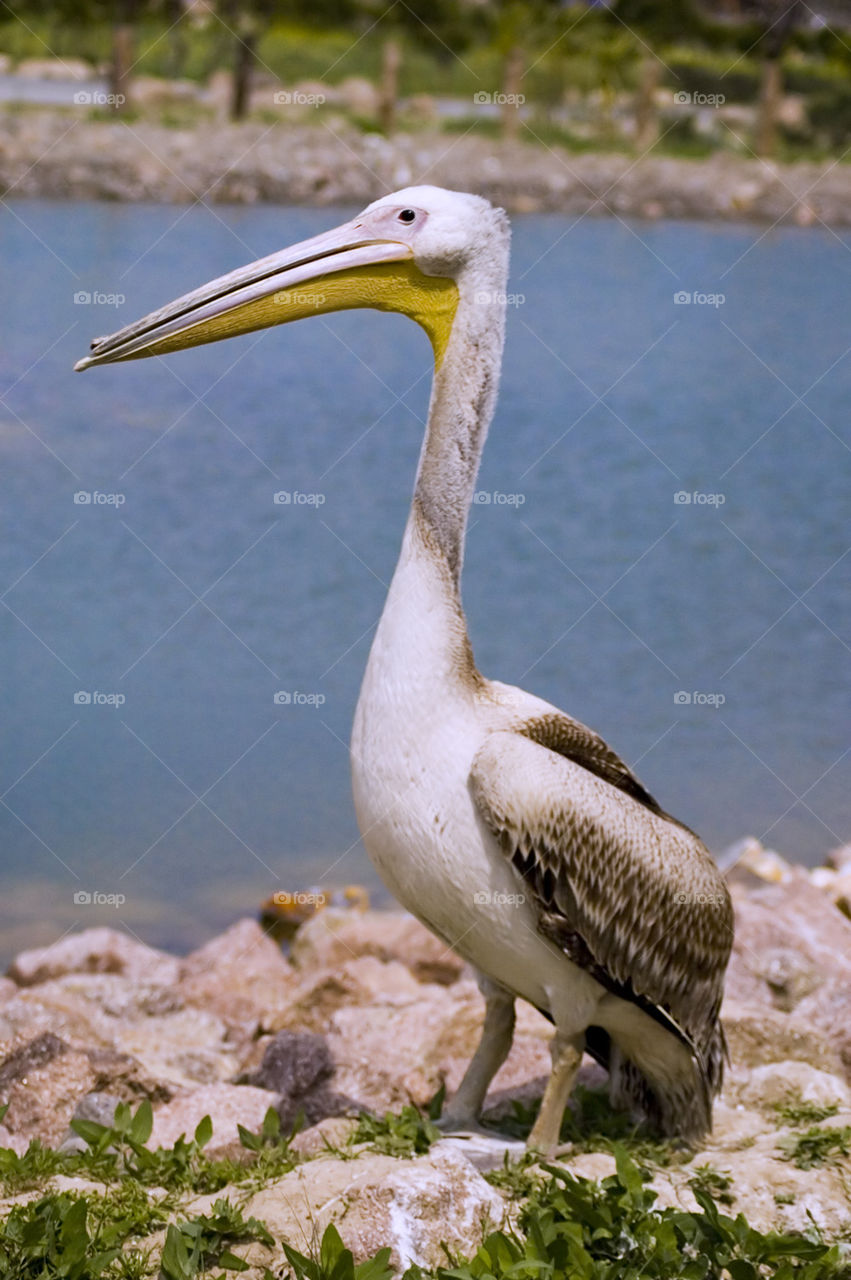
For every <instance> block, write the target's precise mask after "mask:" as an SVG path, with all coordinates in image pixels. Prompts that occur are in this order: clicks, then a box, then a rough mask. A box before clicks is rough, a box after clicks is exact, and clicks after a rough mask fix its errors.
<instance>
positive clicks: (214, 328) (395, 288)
mask: <svg viewBox="0 0 851 1280" xmlns="http://www.w3.org/2000/svg"><path fill="white" fill-rule="evenodd" d="M457 302H458V291H457V287H456V285H455V283H454V281H452V280H448V279H445V278H443V277H440V276H427V275H425V274H424V273H423V272H422V271H420V269H419V268H418V267H417V266H416V264H415V262H414V260H413V250H412V249H411V246H410V245H409V244H406V243H404V242H403V241H400V240H398V241H397V240H392V239H377V238H375V237H374V236H369V235H367V234H365V232H364V229H363V227H362V226H359V224H358V223H356V222H349V223H345V224H344V225H343V226H341V227H337V228H336V229H335V230H333V231H327V232H324V233H323V234H322V235H318V236H314V237H313V238H312V239H310V240H303V241H301V243H299V244H296V245H293V246H292V247H291V248H289V249H283V250H281V251H280V252H278V253H273V254H270V255H269V256H268V257H266V258H260V259H258V260H257V262H252V263H250V264H249V265H248V266H245V267H240V268H239V269H238V270H236V271H231V272H230V273H229V274H228V275H224V276H219V278H218V279H216V280H212V281H210V283H209V284H205V285H203V286H202V287H201V288H200V289H195V290H194V291H193V292H192V293H187V294H184V295H183V297H181V298H178V299H176V301H174V302H170V303H169V304H168V305H167V306H165V307H161V308H160V309H159V310H158V311H152V312H151V314H150V315H147V316H145V317H144V318H143V319H141V320H137V321H136V322H135V323H134V324H131V325H127V327H126V328H124V329H120V330H119V331H118V332H117V333H114V334H111V335H110V336H109V337H104V338H96V339H95V340H94V342H93V343H92V345H91V354H90V355H88V356H86V357H85V358H84V359H82V360H80V361H78V362H77V364H76V365H75V366H74V368H75V369H76V370H78V371H82V370H84V369H90V368H92V367H93V366H94V365H101V364H111V363H114V362H115V361H119V360H138V359H140V358H142V357H143V356H159V355H166V354H167V353H168V352H171V351H181V350H183V349H184V348H185V347H194V346H199V345H201V344H202V343H205V342H217V341H218V340H219V339H221V338H232V337H236V336H237V335H238V334H242V333H250V332H252V331H254V330H257V329H265V328H268V327H269V326H271V325H277V324H284V323H287V322H289V321H291V320H301V319H303V318H304V317H306V316H312V315H321V314H322V313H325V312H330V311H342V310H346V309H349V308H352V307H373V308H376V309H378V310H381V311H399V312H401V313H402V314H404V315H408V316H410V317H411V319H413V320H416V321H417V322H418V323H419V324H420V325H422V327H423V328H424V329H425V330H426V332H427V333H428V335H429V337H430V338H431V341H432V345H433V347H434V350H435V357H436V360H437V363H438V364H439V363H440V360H441V358H442V355H443V351H444V349H445V347H446V343H447V341H448V338H449V331H450V329H451V327H452V321H453V319H454V316H455V309H456V306H457Z"/></svg>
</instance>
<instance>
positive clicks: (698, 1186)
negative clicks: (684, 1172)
mask: <svg viewBox="0 0 851 1280" xmlns="http://www.w3.org/2000/svg"><path fill="white" fill-rule="evenodd" d="M689 1186H690V1187H691V1189H692V1191H695V1192H697V1191H704V1192H705V1193H706V1194H707V1195H708V1196H711V1197H712V1199H713V1200H715V1201H717V1203H718V1204H727V1205H730V1204H732V1203H733V1201H734V1200H735V1198H736V1197H735V1196H734V1195H733V1192H732V1186H733V1179H732V1178H731V1177H730V1175H729V1173H723V1172H722V1171H721V1170H720V1169H716V1168H715V1166H714V1165H711V1164H700V1165H698V1166H697V1168H696V1169H695V1171H694V1176H693V1177H691V1178H690V1179H689Z"/></svg>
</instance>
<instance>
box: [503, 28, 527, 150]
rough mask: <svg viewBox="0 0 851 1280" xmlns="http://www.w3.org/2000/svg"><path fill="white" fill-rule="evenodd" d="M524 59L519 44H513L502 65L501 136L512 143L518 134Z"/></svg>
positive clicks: (524, 66)
mask: <svg viewBox="0 0 851 1280" xmlns="http://www.w3.org/2000/svg"><path fill="white" fill-rule="evenodd" d="M525 69H526V59H525V57H524V54H523V50H522V48H521V47H520V45H519V44H513V45H512V46H511V48H510V49H509V50H508V53H507V54H506V58H505V63H504V64H503V73H502V74H503V82H502V104H501V106H502V110H501V113H500V114H501V117H502V136H503V138H505V139H506V140H507V141H513V140H514V139H515V138H516V137H517V136H518V135H519V133H520V106H521V99H522V97H523V94H522V85H523V72H524V71H525Z"/></svg>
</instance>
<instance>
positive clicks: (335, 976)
mask: <svg viewBox="0 0 851 1280" xmlns="http://www.w3.org/2000/svg"><path fill="white" fill-rule="evenodd" d="M421 991H422V988H421V986H420V984H419V983H418V982H417V980H416V978H415V977H414V976H413V974H412V973H411V971H410V969H408V968H406V967H405V965H403V964H400V963H399V961H397V960H393V961H390V962H389V963H384V962H382V961H381V960H378V959H376V958H375V956H369V955H364V956H358V958H357V959H355V960H347V961H346V962H345V964H342V965H340V967H339V968H338V969H320V970H319V971H318V972H315V971H313V970H310V971H308V973H307V975H306V976H305V977H304V978H303V980H302V982H301V984H300V986H299V987H298V988H297V990H296V992H295V994H294V997H293V999H292V1000H291V1002H290V1003H289V1004H288V1005H287V1007H286V1009H284V1010H283V1011H281V1012H280V1013H278V1015H277V1016H276V1017H274V1018H270V1019H266V1024H267V1025H269V1026H271V1027H272V1028H273V1029H275V1030H277V1029H278V1028H281V1027H293V1028H300V1029H305V1030H311V1031H321V1030H322V1029H324V1028H325V1027H327V1025H328V1023H329V1021H330V1019H331V1016H332V1015H333V1014H334V1013H336V1011H337V1010H338V1009H341V1008H343V1007H344V1006H349V1007H352V1006H355V1005H364V1004H370V1003H372V1001H373V1000H380V1001H381V1003H397V1004H398V1003H401V1004H404V1003H409V1002H410V1000H411V999H412V998H413V999H416V998H417V997H418V996H419V995H420V993H421Z"/></svg>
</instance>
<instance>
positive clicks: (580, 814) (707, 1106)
mask: <svg viewBox="0 0 851 1280" xmlns="http://www.w3.org/2000/svg"><path fill="white" fill-rule="evenodd" d="M509 236H510V232H509V225H508V219H507V217H506V215H505V213H504V212H503V211H502V210H501V209H496V208H494V207H493V206H492V205H491V204H489V203H488V202H487V201H486V200H484V199H481V198H480V197H478V196H474V195H468V194H465V193H461V192H457V191H445V190H442V189H440V188H436V187H430V186H415V187H408V188H406V189H405V190H402V191H397V192H395V193H394V194H392V195H388V196H383V197H382V198H381V199H379V200H376V201H375V202H374V203H373V204H370V205H369V206H368V207H367V208H366V209H365V210H364V211H363V213H361V214H359V215H358V216H357V217H356V218H354V219H353V220H352V221H351V222H347V223H344V224H343V225H342V226H340V227H338V228H336V229H335V230H332V231H328V232H325V233H324V234H322V235H318V236H315V237H313V238H312V239H309V240H305V241H303V242H301V243H300V244H296V245H294V246H293V247H292V248H289V249H284V250H282V251H281V252H278V253H273V254H271V255H270V256H269V257H265V258H261V259H260V260H259V261H257V262H254V263H251V264H250V265H249V266H245V267H242V268H241V269H239V270H237V271H233V272H231V273H230V274H228V275H224V276H222V277H220V278H219V279H216V280H214V281H212V282H211V283H209V284H207V285H204V286H203V287H202V288H200V289H197V290H195V291H194V292H192V293H188V294H186V295H185V296H184V297H181V298H179V299H177V301H175V302H172V303H170V304H169V305H168V306H165V307H163V308H161V309H160V310H159V311H155V312H153V313H152V314H150V315H148V316H146V317H145V318H144V319H142V320H139V321H138V322H137V323H135V324H131V325H129V326H128V327H127V328H124V329H122V330H120V332H118V333H116V334H113V335H112V336H110V337H106V338H98V339H96V340H95V341H94V342H93V343H92V347H91V354H90V355H89V356H87V357H86V358H85V359H84V360H81V361H80V362H79V363H78V365H77V366H76V368H77V369H87V368H90V367H91V366H93V365H101V364H108V363H111V362H113V361H120V360H134V359H137V358H139V357H142V356H154V355H164V354H166V353H168V352H172V351H179V350H181V349H182V348H184V347H191V346H195V345H197V344H199V343H205V342H214V341H216V340H218V339H220V338H228V337H231V336H234V335H236V334H242V333H247V332H249V331H252V330H257V329H261V328H265V327H267V326H270V325H276V324H282V323H285V322H288V321H291V320H297V319H301V318H303V317H306V316H312V315H317V314H320V313H325V312H331V311H337V310H342V309H344V308H351V307H372V308H377V309H378V310H382V311H397V312H400V313H401V314H403V315H406V316H409V317H410V318H411V319H413V320H415V321H417V323H419V324H420V325H421V326H422V328H423V329H424V330H425V331H426V333H427V334H428V336H429V338H430V340H431V343H432V347H433V350H434V379H433V384H432V392H431V401H430V406H429V415H428V424H427V427H426V432H425V438H424V442H423V447H422V452H421V455H420V460H419V466H418V470H417V475H416V482H415V487H414V494H413V501H412V504H411V509H410V515H409V517H408V522H407V525H406V528H405V532H404V537H403V540H402V549H401V553H400V556H399V561H398V564H397V567H396V570H395V573H394V576H393V579H392V582H391V585H390V588H389V592H388V596H387V601H386V604H385V606H384V610H383V613H382V615H381V620H380V622H379V624H378V628H377V631H376V634H375V638H374V642H373V645H372V649H371V652H370V656H369V661H368V664H367V668H366V673H365V676H364V680H363V686H362V688H361V693H360V698H359V700H358V705H357V711H356V714H355V721H354V729H353V734H352V741H351V760H352V775H353V790H354V799H355V806H356V811H357V818H358V823H359V826H360V830H361V834H362V837H363V841H364V845H365V846H366V849H367V851H368V853H369V856H370V858H371V859H372V862H373V863H374V865H375V867H376V868H377V870H378V872H379V874H380V875H381V877H382V879H383V880H384V882H385V884H386V885H387V886H388V888H389V889H390V891H391V892H392V893H393V894H394V895H395V897H396V898H397V899H398V900H399V901H400V902H401V903H402V905H403V906H405V907H406V908H407V909H408V910H409V911H410V912H412V913H413V914H414V915H415V916H416V917H418V919H420V920H421V921H422V922H423V923H424V924H425V925H427V926H428V928H429V929H431V930H432V931H433V932H434V933H435V934H437V935H438V937H440V938H441V939H443V941H444V942H445V943H446V945H447V946H448V947H453V948H454V949H455V950H456V951H457V952H458V953H459V954H460V955H461V956H462V957H464V958H465V959H466V960H467V961H468V962H469V963H470V965H471V966H472V967H473V968H474V970H475V971H476V972H477V974H478V975H480V977H479V981H480V986H481V989H482V993H483V995H484V998H485V1020H484V1027H483V1031H482V1036H481V1041H480V1043H479V1045H478V1048H477V1049H476V1051H475V1054H474V1056H473V1058H472V1060H471V1062H470V1064H469V1066H468V1068H467V1071H466V1073H465V1075H464V1078H463V1080H462V1082H461V1084H460V1086H459V1088H458V1090H457V1092H456V1093H455V1095H454V1097H453V1098H452V1100H451V1102H450V1104H449V1108H448V1111H447V1114H446V1116H445V1118H444V1119H445V1124H446V1126H447V1127H449V1128H458V1129H462V1128H467V1127H469V1126H472V1125H475V1123H476V1119H477V1117H478V1115H479V1112H480V1110H481V1108H482V1105H483V1103H484V1099H485V1095H486V1093H487V1090H488V1086H489V1085H490V1082H491V1080H492V1079H493V1077H494V1075H495V1073H496V1072H497V1070H498V1069H499V1067H500V1066H501V1065H502V1063H503V1062H504V1061H505V1058H506V1057H507V1055H508V1052H509V1049H510V1047H511V1043H512V1037H513V1032H514V1017H515V1011H514V1005H515V999H516V998H517V997H521V998H522V999H524V1000H527V1001H529V1002H530V1003H531V1004H532V1005H534V1006H535V1007H536V1008H537V1009H539V1010H541V1012H542V1013H543V1014H545V1016H546V1017H547V1018H548V1019H549V1020H550V1021H551V1022H552V1024H553V1026H554V1034H553V1039H552V1071H551V1074H550V1076H549V1079H548V1082H547V1085H546V1089H545V1091H544V1096H543V1099H542V1102H541V1108H540V1111H539V1113H538V1116H537V1119H536V1121H535V1124H534V1126H533V1128H532V1131H531V1134H530V1136H529V1143H530V1146H531V1147H533V1148H535V1149H537V1150H542V1151H547V1152H552V1151H554V1150H556V1149H557V1146H558V1142H559V1131H560V1126H561V1123H562V1120H563V1114H564V1109H565V1107H566V1105H567V1102H568V1100H569V1097H570V1094H571V1091H572V1088H573V1086H574V1083H575V1080H576V1075H577V1071H578V1068H579V1065H580V1061H581V1058H582V1054H583V1051H585V1050H587V1051H588V1052H589V1053H591V1054H592V1055H593V1056H594V1057H595V1058H596V1059H597V1060H598V1061H599V1062H601V1063H602V1064H603V1065H605V1067H606V1068H607V1069H608V1072H609V1090H610V1097H611V1100H612V1103H613V1104H614V1105H615V1106H618V1107H625V1108H628V1109H629V1110H630V1111H631V1112H632V1113H633V1114H634V1115H636V1116H641V1117H644V1118H645V1119H646V1120H648V1121H649V1122H650V1123H651V1124H652V1125H654V1126H655V1128H656V1129H657V1130H658V1131H659V1132H661V1133H662V1134H665V1135H676V1136H679V1137H681V1138H683V1139H685V1140H696V1139H697V1138H699V1137H700V1136H701V1135H702V1134H704V1133H705V1132H706V1131H707V1130H708V1129H709V1128H710V1127H711V1116H712V1099H713V1097H714V1096H715V1095H716V1094H717V1092H718V1090H719V1089H720V1086H721V1080H722V1073H723V1063H724V1057H725V1052H726V1049H725V1043H724V1034H723V1030H722V1027H721V1023H720V1021H719V1008H720V1004H721V997H722V988H723V979H724V972H725V969H726V966H727V962H728V959H729V955H730V949H731V944H732V926H733V921H732V909H731V904H730V897H729V894H728V892H727V889H726V887H725V884H724V881H723V879H722V877H721V875H720V873H719V871H718V869H717V867H716V865H715V863H714V862H713V859H712V857H711V855H710V854H709V852H708V851H707V849H706V848H705V846H704V845H703V844H702V843H701V841H700V839H699V838H698V837H697V836H696V835H695V834H694V833H693V832H692V831H690V830H689V828H688V827H686V826H684V825H683V824H682V823H680V822H678V821H677V820H676V819H675V818H672V817H671V816H670V815H669V814H667V813H665V812H664V810H663V809H662V808H661V807H660V806H659V805H658V804H657V802H656V800H654V798H653V797H652V796H651V795H650V794H649V793H648V792H647V791H646V790H645V788H644V787H643V786H642V784H641V783H640V782H639V781H638V779H637V778H636V777H635V775H634V774H633V773H632V771H631V770H630V769H629V767H628V766H627V765H626V764H624V762H623V761H622V760H621V759H620V757H619V756H618V755H616V753H615V752H614V751H613V750H612V749H611V748H610V747H609V746H608V745H607V744H606V743H605V742H604V741H603V739H602V738H601V737H599V736H598V734H596V733H595V732H594V731H593V730H592V729H589V728H587V727H586V726H585V725H583V724H580V723H579V722H578V721H577V720H574V719H572V718H571V717H570V716H568V715H566V714H565V713H564V712H563V711H560V710H559V709H558V708H557V707H555V706H552V705H551V704H550V703H549V702H546V701H544V700H543V699H542V698H539V697H536V696H535V695H534V694H531V693H526V692H524V691H523V690H522V689H517V688H513V687H511V686H509V685H506V684H502V683H501V682H499V681H497V680H488V679H486V678H485V677H484V676H482V675H481V674H480V673H479V671H478V669H477V667H476V664H475V662H474V660H473V653H472V649H471V646H470V641H469V639H468V634H467V627H466V623H465V618H464V612H463V609H462V605H461V593H460V580H461V565H462V557H463V551H464V537H465V529H466V523H467V516H468V511H469V507H470V504H471V501H472V497H473V492H474V486H475V481H476V472H477V469H478V465H479V459H480V456H481V452H482V447H483V445H484V442H485V436H486V434H487V430H488V426H489V424H490V421H491V418H492V415H493V411H494V406H495V401H496V396H497V386H498V382H499V375H500V365H501V359H502V347H503V336H504V328H505V288H506V280H507V273H508V256H509Z"/></svg>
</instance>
